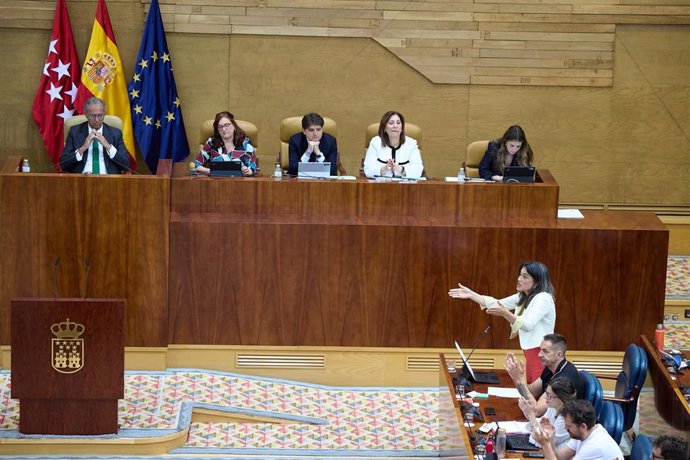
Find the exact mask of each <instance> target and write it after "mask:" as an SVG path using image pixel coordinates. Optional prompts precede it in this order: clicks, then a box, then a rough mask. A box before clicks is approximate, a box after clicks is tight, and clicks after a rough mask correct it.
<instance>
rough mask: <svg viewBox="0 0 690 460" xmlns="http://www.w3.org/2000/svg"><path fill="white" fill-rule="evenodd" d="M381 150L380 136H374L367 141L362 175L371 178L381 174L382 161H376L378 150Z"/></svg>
mask: <svg viewBox="0 0 690 460" xmlns="http://www.w3.org/2000/svg"><path fill="white" fill-rule="evenodd" d="M380 150H381V138H380V137H378V136H375V137H373V138H372V139H371V142H369V148H368V149H367V153H366V155H364V175H365V176H367V177H369V178H372V177H374V176H378V175H380V174H381V166H383V163H380V162H379V161H378V158H379V151H380Z"/></svg>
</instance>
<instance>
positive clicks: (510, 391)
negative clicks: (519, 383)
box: [488, 387, 520, 399]
mask: <svg viewBox="0 0 690 460" xmlns="http://www.w3.org/2000/svg"><path fill="white" fill-rule="evenodd" d="M488 393H489V396H498V397H499V398H515V399H517V398H519V397H520V393H519V392H518V391H517V388H501V387H489V391H488Z"/></svg>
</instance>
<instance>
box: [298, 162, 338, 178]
mask: <svg viewBox="0 0 690 460" xmlns="http://www.w3.org/2000/svg"><path fill="white" fill-rule="evenodd" d="M330 177H331V163H330V162H328V161H324V162H323V163H319V162H318V161H315V162H309V163H302V162H299V163H297V178H298V179H324V178H325V179H328V178H330Z"/></svg>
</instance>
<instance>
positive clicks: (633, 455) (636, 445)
mask: <svg viewBox="0 0 690 460" xmlns="http://www.w3.org/2000/svg"><path fill="white" fill-rule="evenodd" d="M653 447H654V445H653V444H652V438H650V437H649V436H645V435H643V434H638V435H637V437H636V438H635V441H634V442H633V445H632V449H630V460H649V458H650V457H651V456H652V450H653Z"/></svg>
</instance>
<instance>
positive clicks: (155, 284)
mask: <svg viewBox="0 0 690 460" xmlns="http://www.w3.org/2000/svg"><path fill="white" fill-rule="evenodd" d="M0 200H1V201H0V211H1V212H0V228H2V229H3V232H2V234H3V238H2V239H0V252H1V253H2V254H3V257H2V262H1V263H0V283H1V285H2V286H1V288H0V293H2V298H0V343H9V338H10V329H9V325H10V324H9V305H10V303H9V302H10V300H11V299H13V298H18V297H54V296H56V292H55V290H54V287H53V286H54V281H53V271H54V270H53V264H54V263H55V261H56V259H57V258H58V257H60V264H59V266H58V268H57V269H55V276H56V278H55V283H56V284H57V297H82V296H86V297H95V298H98V297H100V298H124V299H127V318H128V322H127V329H126V344H127V345H128V346H158V347H160V346H165V345H167V342H166V337H165V324H166V322H167V321H166V320H167V302H168V294H167V293H168V271H167V270H168V237H167V228H168V227H167V222H168V220H169V213H170V211H169V200H170V195H169V182H168V181H167V180H165V179H160V178H157V177H126V176H111V177H107V178H97V177H93V176H81V175H75V176H68V175H59V174H53V175H49V176H48V175H39V174H3V175H1V176H0ZM85 259H88V262H89V269H88V270H87V269H86V267H85Z"/></svg>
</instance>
